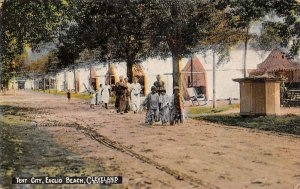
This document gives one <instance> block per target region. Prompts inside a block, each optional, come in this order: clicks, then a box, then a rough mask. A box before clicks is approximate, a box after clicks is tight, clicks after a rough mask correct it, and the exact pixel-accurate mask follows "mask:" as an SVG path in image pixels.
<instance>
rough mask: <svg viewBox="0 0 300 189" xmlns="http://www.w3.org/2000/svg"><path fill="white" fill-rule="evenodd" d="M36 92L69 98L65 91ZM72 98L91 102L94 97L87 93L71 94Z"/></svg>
mask: <svg viewBox="0 0 300 189" xmlns="http://www.w3.org/2000/svg"><path fill="white" fill-rule="evenodd" d="M34 91H36V92H44V93H48V94H54V95H62V96H67V93H66V92H65V91H57V90H45V91H44V90H34ZM72 98H79V99H84V100H90V99H91V98H92V95H89V94H86V93H74V92H72V93H71V99H72Z"/></svg>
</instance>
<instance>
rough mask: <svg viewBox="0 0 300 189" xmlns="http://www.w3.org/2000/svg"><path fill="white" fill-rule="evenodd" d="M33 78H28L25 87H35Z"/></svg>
mask: <svg viewBox="0 0 300 189" xmlns="http://www.w3.org/2000/svg"><path fill="white" fill-rule="evenodd" d="M33 85H34V83H33V80H32V79H28V80H26V81H25V86H24V89H33Z"/></svg>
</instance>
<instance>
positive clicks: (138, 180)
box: [0, 92, 300, 189]
mask: <svg viewBox="0 0 300 189" xmlns="http://www.w3.org/2000/svg"><path fill="white" fill-rule="evenodd" d="M0 104H2V105H11V106H17V107H20V108H21V109H22V108H26V110H25V109H24V112H23V113H24V116H28V117H30V118H32V119H33V120H35V121H36V122H37V125H38V127H41V128H42V129H46V130H47V131H49V132H51V133H53V136H54V137H55V138H56V140H57V141H58V142H59V143H61V144H64V145H66V146H72V147H73V148H74V149H73V150H75V151H76V152H77V153H79V154H81V156H83V157H86V158H90V159H93V160H97V161H101V162H104V167H105V168H106V169H107V170H108V171H109V172H110V173H111V174H112V175H122V176H123V179H124V185H122V187H123V188H126V187H129V188H272V189H273V188H278V189H279V188H280V189H281V188H291V189H293V188H295V186H296V185H297V184H298V183H300V138H299V137H296V136H289V135H279V134H274V133H269V132H260V131H255V130H249V129H244V128H238V127H226V126H221V125H216V124H210V123H206V122H199V121H195V120H187V121H186V122H185V123H184V124H183V125H180V126H165V127H162V126H158V125H155V126H153V127H148V126H145V124H144V123H143V122H144V114H132V113H129V114H126V115H119V114H116V113H114V112H113V111H112V109H110V110H105V109H103V108H101V107H96V109H94V110H92V109H89V105H88V102H86V101H83V100H73V101H72V102H71V103H67V100H66V98H63V97H61V96H54V95H49V94H41V93H33V92H18V95H17V96H16V97H14V96H0ZM28 108H32V109H30V111H29V112H28Z"/></svg>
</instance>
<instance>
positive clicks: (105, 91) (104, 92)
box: [101, 83, 110, 109]
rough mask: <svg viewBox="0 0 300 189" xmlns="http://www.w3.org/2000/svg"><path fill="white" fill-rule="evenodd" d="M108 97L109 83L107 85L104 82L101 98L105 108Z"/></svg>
mask: <svg viewBox="0 0 300 189" xmlns="http://www.w3.org/2000/svg"><path fill="white" fill-rule="evenodd" d="M109 97H110V85H108V83H105V85H104V87H103V89H102V92H101V100H102V102H103V103H104V106H105V108H106V109H108V107H107V104H108V102H109Z"/></svg>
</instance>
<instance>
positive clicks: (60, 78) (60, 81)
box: [56, 72, 64, 91]
mask: <svg viewBox="0 0 300 189" xmlns="http://www.w3.org/2000/svg"><path fill="white" fill-rule="evenodd" d="M56 90H58V91H63V90H64V72H59V73H57V74H56Z"/></svg>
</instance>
